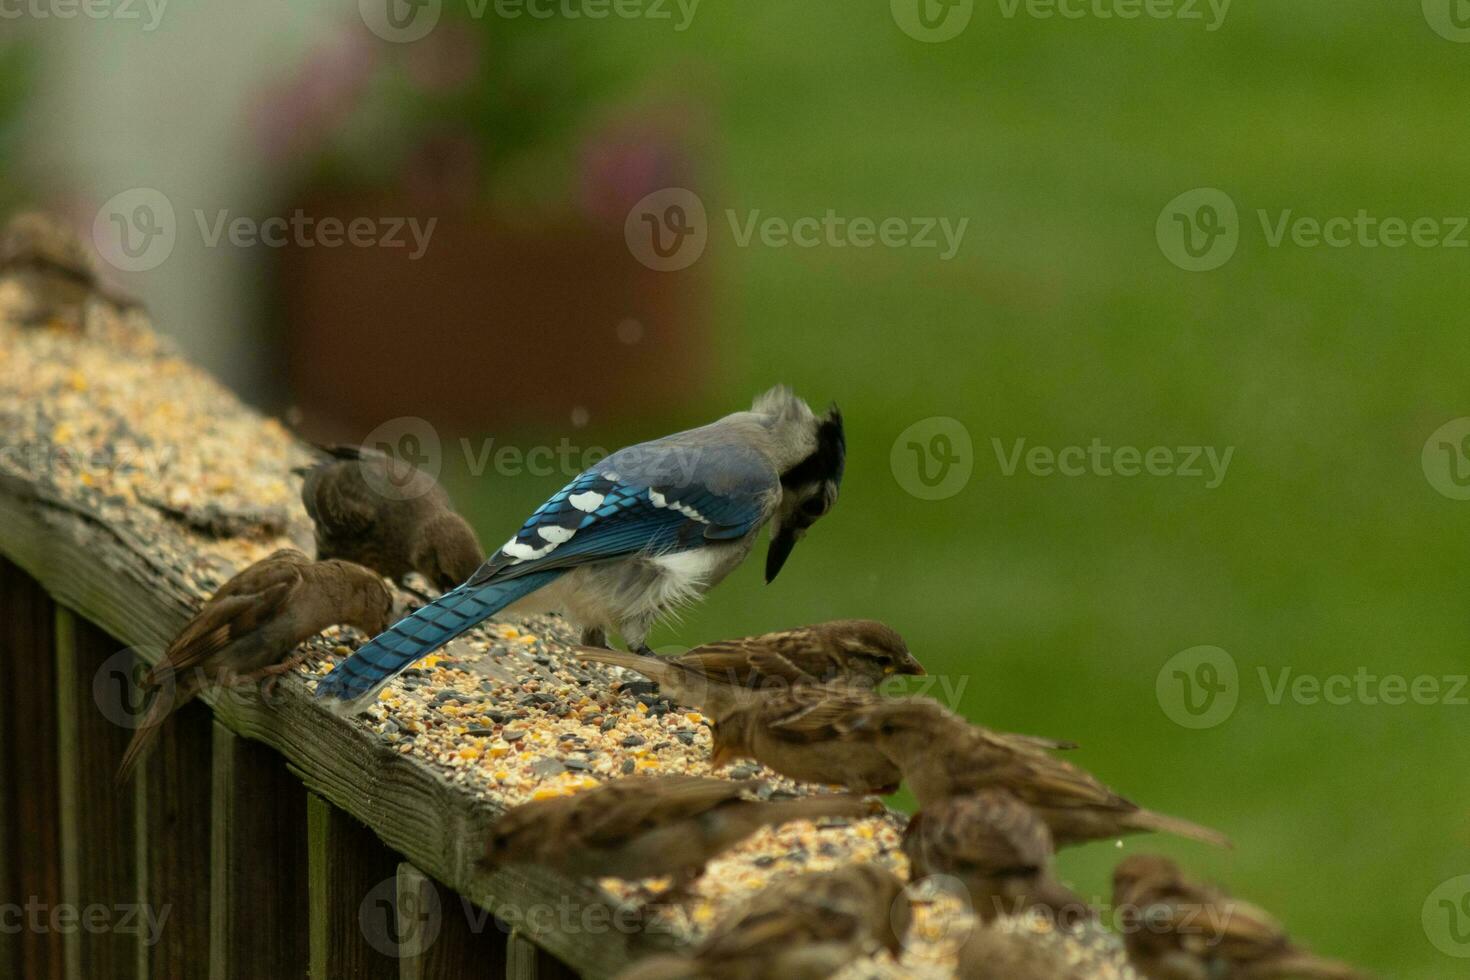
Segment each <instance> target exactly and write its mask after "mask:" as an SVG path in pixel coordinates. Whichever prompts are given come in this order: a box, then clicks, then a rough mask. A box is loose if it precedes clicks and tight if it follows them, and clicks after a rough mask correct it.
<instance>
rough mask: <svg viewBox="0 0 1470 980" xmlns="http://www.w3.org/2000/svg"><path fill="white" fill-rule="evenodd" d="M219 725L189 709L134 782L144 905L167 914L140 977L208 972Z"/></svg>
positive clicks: (164, 978)
mask: <svg viewBox="0 0 1470 980" xmlns="http://www.w3.org/2000/svg"><path fill="white" fill-rule="evenodd" d="M213 734H214V721H213V719H212V717H211V715H210V712H209V709H208V708H207V707H205V706H204V705H202V704H197V703H196V704H187V705H185V706H184V707H183V708H182V709H180V710H178V711H176V712H174V714H173V715H172V716H171V717H170V718H169V720H168V721H166V722H164V728H163V734H162V736H161V737H160V738H159V740H158V744H157V745H156V746H154V749H153V752H152V753H151V754H150V755H149V756H148V757H146V758H145V759H144V760H143V762H142V765H141V766H139V769H138V772H137V774H136V775H134V777H133V794H134V796H133V799H134V803H135V807H136V810H135V812H136V814H137V816H136V818H135V820H134V827H135V828H136V831H135V832H136V835H137V836H136V841H135V843H136V855H137V856H136V860H137V867H138V901H139V902H140V903H142V904H143V905H146V906H148V907H150V908H154V909H159V910H162V909H167V910H168V918H167V919H166V920H165V921H164V928H163V930H162V931H161V932H160V933H159V935H158V941H157V942H156V943H154V944H152V945H146V944H145V945H144V947H143V948H142V950H141V951H140V952H141V961H140V963H139V969H138V975H139V976H140V977H148V978H152V980H173V978H176V977H204V976H207V975H208V972H209V896H210V798H211V785H210V779H209V777H208V774H209V772H210V767H211V766H212V765H213V759H214V749H213V745H212V739H213Z"/></svg>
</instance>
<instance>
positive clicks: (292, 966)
mask: <svg viewBox="0 0 1470 980" xmlns="http://www.w3.org/2000/svg"><path fill="white" fill-rule="evenodd" d="M212 806H213V827H212V836H211V846H210V852H211V864H210V916H209V926H210V928H209V935H210V963H209V977H210V980H255V978H258V977H271V978H273V980H290V978H304V977H306V975H307V969H306V968H307V962H308V957H307V954H308V945H307V858H306V794H305V793H304V792H303V791H302V789H301V787H300V785H299V784H298V783H297V782H296V781H295V780H294V779H292V778H291V776H290V775H289V774H287V772H286V767H285V765H284V763H283V762H282V761H281V759H280V758H279V757H278V756H277V755H276V754H275V753H274V752H272V751H270V750H269V749H268V748H266V747H265V746H262V745H258V744H255V743H252V742H248V741H246V740H245V739H243V738H240V737H239V736H238V735H236V734H235V733H234V732H231V731H230V730H229V729H228V728H225V727H224V726H223V725H221V724H219V723H217V722H216V723H215V725H214V750H213V794H212Z"/></svg>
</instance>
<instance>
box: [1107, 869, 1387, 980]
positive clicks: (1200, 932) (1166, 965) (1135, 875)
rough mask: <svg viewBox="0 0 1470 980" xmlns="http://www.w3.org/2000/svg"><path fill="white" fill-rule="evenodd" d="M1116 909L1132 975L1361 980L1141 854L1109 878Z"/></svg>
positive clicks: (1260, 917) (1248, 910) (1267, 921)
mask: <svg viewBox="0 0 1470 980" xmlns="http://www.w3.org/2000/svg"><path fill="white" fill-rule="evenodd" d="M1113 906H1114V908H1115V909H1116V910H1117V912H1118V916H1119V919H1120V921H1121V924H1122V928H1123V940H1124V944H1125V945H1126V946H1127V949H1128V957H1129V959H1130V960H1131V961H1132V962H1133V965H1134V967H1136V968H1137V969H1138V971H1139V972H1140V973H1142V974H1143V975H1144V976H1146V977H1148V978H1149V980H1274V978H1281V980H1285V978H1288V977H1295V978H1298V980H1365V978H1366V976H1367V974H1364V973H1361V972H1359V971H1358V970H1356V969H1354V968H1352V967H1350V966H1348V965H1347V964H1345V963H1339V962H1336V961H1334V960H1328V959H1324V958H1322V957H1320V956H1316V955H1314V954H1312V953H1310V952H1308V951H1306V950H1304V949H1302V948H1301V947H1300V946H1295V945H1293V944H1292V942H1291V940H1290V939H1289V938H1288V937H1287V935H1286V930H1284V929H1283V928H1282V927H1281V925H1280V924H1279V923H1277V922H1276V920H1275V919H1273V918H1271V916H1270V915H1268V914H1267V913H1266V912H1264V911H1263V910H1261V909H1259V908H1257V907H1256V906H1254V905H1251V904H1249V903H1247V902H1242V901H1240V900H1239V899H1234V898H1231V897H1230V896H1229V895H1228V894H1226V893H1225V892H1224V891H1222V890H1221V889H1219V888H1216V887H1214V886H1213V885H1207V884H1202V883H1199V882H1194V881H1190V880H1189V879H1188V878H1186V877H1185V876H1184V873H1183V872H1182V871H1181V870H1180V869H1179V865H1177V864H1175V863H1174V862H1173V861H1171V860H1169V859H1168V858H1165V857H1159V856H1156V855H1150V854H1138V855H1134V856H1133V857H1129V858H1126V859H1124V860H1123V861H1122V862H1120V863H1119V864H1118V867H1117V868H1116V869H1115V870H1114V871H1113Z"/></svg>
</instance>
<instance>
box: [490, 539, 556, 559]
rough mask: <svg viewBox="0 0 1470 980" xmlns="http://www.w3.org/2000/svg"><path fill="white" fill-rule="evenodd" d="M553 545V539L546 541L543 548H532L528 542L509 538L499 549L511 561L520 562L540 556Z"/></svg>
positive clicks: (554, 544) (554, 543)
mask: <svg viewBox="0 0 1470 980" xmlns="http://www.w3.org/2000/svg"><path fill="white" fill-rule="evenodd" d="M555 547H556V542H554V541H548V542H547V543H546V546H545V547H544V548H533V547H531V546H530V545H528V544H523V543H522V542H520V541H517V540H516V539H515V538H511V539H510V540H509V541H507V542H506V543H505V546H504V547H503V548H501V549H500V551H501V553H502V554H505V555H507V556H509V557H510V558H511V559H512V561H517V562H521V561H530V560H531V559H532V558H540V557H541V556H542V555H544V554H547V553H548V552H550V551H551V549H552V548H555Z"/></svg>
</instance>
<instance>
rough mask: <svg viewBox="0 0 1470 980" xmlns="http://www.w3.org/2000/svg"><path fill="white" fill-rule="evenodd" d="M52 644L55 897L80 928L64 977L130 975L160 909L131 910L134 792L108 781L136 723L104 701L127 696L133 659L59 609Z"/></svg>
mask: <svg viewBox="0 0 1470 980" xmlns="http://www.w3.org/2000/svg"><path fill="white" fill-rule="evenodd" d="M55 635H56V688H57V729H56V732H57V734H56V743H57V747H58V760H59V764H60V776H61V780H60V793H61V855H62V883H63V888H62V891H63V897H64V902H65V905H66V906H67V907H69V909H72V910H75V915H76V917H77V923H78V926H77V928H75V929H73V930H71V931H68V932H67V933H66V934H65V940H64V941H65V946H66V975H67V976H68V977H70V978H75V980H84V978H91V977H125V976H131V975H133V974H134V973H135V971H136V969H137V964H138V956H139V947H140V946H141V945H142V943H143V940H144V938H145V934H146V923H148V922H152V921H156V919H155V917H154V915H153V914H152V913H154V912H156V911H157V910H147V911H148V912H149V913H150V914H147V915H144V914H143V912H144V910H142V909H139V908H138V905H137V902H136V898H137V894H138V886H137V878H136V868H135V847H134V833H133V818H134V810H133V800H132V795H131V790H130V788H128V787H124V788H122V789H119V788H117V787H115V786H114V785H112V781H111V780H110V779H108V778H107V775H108V773H111V772H115V771H116V770H117V765H118V763H119V762H120V761H121V760H122V755H123V752H124V751H125V750H126V749H127V744H128V739H129V737H130V736H131V735H132V729H130V728H127V727H125V726H124V724H121V723H120V722H124V723H125V722H126V721H127V720H128V718H129V717H135V715H128V714H122V713H120V711H119V709H122V708H124V707H125V706H126V699H125V698H119V700H118V701H117V702H111V701H110V699H111V697H112V694H111V691H113V690H123V689H124V686H125V685H126V683H127V681H128V676H129V674H130V673H131V671H132V670H133V668H134V666H135V664H134V658H133V656H132V654H131V653H130V652H129V651H128V650H127V649H126V648H125V647H123V646H122V644H119V643H117V642H116V641H115V640H113V639H112V638H111V637H109V636H108V635H107V634H106V633H103V632H102V631H101V630H99V629H97V628H96V627H95V626H93V625H91V624H90V623H88V622H87V621H86V620H83V619H79V618H77V616H76V615H75V614H73V613H72V612H70V611H69V610H66V609H58V610H57V612H56V632H55ZM94 690H96V691H101V692H103V693H102V695H101V698H99V697H97V696H94ZM104 702H105V703H104Z"/></svg>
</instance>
